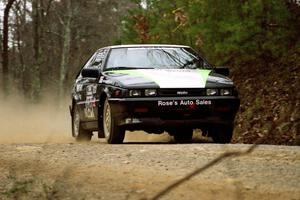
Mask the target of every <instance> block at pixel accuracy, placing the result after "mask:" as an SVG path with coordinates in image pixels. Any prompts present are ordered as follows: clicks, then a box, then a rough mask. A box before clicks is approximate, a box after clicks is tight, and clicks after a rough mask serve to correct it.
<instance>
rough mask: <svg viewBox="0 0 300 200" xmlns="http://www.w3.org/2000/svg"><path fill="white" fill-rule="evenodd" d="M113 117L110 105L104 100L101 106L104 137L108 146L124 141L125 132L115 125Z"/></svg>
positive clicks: (115, 121) (115, 120)
mask: <svg viewBox="0 0 300 200" xmlns="http://www.w3.org/2000/svg"><path fill="white" fill-rule="evenodd" d="M113 115H114V113H113V112H112V109H111V105H110V104H109V102H108V99H106V100H105V102H104V106H103V130H104V136H105V139H106V141H107V142H108V143H109V144H120V143H122V142H123V140H124V137H125V130H124V129H122V128H121V127H119V126H118V125H117V123H118V121H117V119H116V118H115V117H114V116H113Z"/></svg>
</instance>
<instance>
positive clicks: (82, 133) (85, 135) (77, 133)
mask: <svg viewBox="0 0 300 200" xmlns="http://www.w3.org/2000/svg"><path fill="white" fill-rule="evenodd" d="M72 136H73V137H74V138H75V139H76V141H78V142H83V141H91V139H92V132H91V131H88V130H85V129H83V128H82V125H81V121H80V115H79V110H78V107H77V106H76V105H74V108H73V113H72Z"/></svg>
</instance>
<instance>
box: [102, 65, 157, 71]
mask: <svg viewBox="0 0 300 200" xmlns="http://www.w3.org/2000/svg"><path fill="white" fill-rule="evenodd" d="M131 69H153V68H151V67H125V66H118V67H111V68H107V69H105V71H113V70H131Z"/></svg>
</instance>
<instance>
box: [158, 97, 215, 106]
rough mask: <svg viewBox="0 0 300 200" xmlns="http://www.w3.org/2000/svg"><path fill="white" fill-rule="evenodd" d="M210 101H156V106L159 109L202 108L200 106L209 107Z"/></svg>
mask: <svg viewBox="0 0 300 200" xmlns="http://www.w3.org/2000/svg"><path fill="white" fill-rule="evenodd" d="M211 104H212V103H211V100H203V99H196V100H168V101H163V100H159V101H157V106H159V107H168V106H193V105H196V106H202V105H211Z"/></svg>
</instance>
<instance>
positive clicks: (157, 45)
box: [101, 44, 190, 49]
mask: <svg viewBox="0 0 300 200" xmlns="http://www.w3.org/2000/svg"><path fill="white" fill-rule="evenodd" d="M139 47H180V48H190V47H189V46H185V45H172V44H127V45H112V46H107V47H103V48H109V49H117V48H139ZM101 49H102V48H101Z"/></svg>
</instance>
